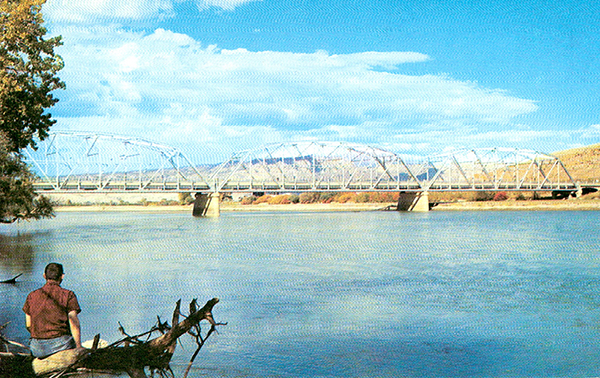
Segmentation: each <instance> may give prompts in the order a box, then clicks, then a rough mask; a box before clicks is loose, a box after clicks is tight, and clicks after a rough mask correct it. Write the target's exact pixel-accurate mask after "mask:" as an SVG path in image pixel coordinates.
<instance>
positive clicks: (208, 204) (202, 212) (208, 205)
mask: <svg viewBox="0 0 600 378" xmlns="http://www.w3.org/2000/svg"><path fill="white" fill-rule="evenodd" d="M220 214H221V207H220V194H219V193H196V199H195V200H194V209H193V210H192V215H193V216H195V217H218V216H219V215H220Z"/></svg>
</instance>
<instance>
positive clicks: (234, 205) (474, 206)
mask: <svg viewBox="0 0 600 378" xmlns="http://www.w3.org/2000/svg"><path fill="white" fill-rule="evenodd" d="M395 205H396V204H394V203H311V204H286V205H271V204H267V203H261V204H258V205H242V204H240V203H239V202H223V203H221V211H222V212H268V211H290V212H318V211H380V210H388V209H390V208H392V209H393V208H394V207H395ZM192 208H193V205H185V206H184V205H152V204H150V205H145V206H144V205H90V206H57V207H56V212H73V211H90V212H95V211H124V212H134V211H142V212H190V213H191V211H192ZM485 210H491V211H494V210H562V211H564V210H578V211H585V210H587V211H590V210H600V199H568V200H536V201H515V200H508V201H463V202H448V203H440V204H438V205H437V206H435V207H434V208H433V211H485Z"/></svg>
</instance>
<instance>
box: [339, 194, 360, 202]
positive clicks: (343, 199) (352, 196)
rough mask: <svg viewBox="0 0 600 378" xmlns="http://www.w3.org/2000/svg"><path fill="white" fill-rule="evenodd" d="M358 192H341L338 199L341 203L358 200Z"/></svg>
mask: <svg viewBox="0 0 600 378" xmlns="http://www.w3.org/2000/svg"><path fill="white" fill-rule="evenodd" d="M355 199H356V193H341V194H339V195H338V196H337V198H336V201H337V202H339V203H346V202H356V201H355Z"/></svg>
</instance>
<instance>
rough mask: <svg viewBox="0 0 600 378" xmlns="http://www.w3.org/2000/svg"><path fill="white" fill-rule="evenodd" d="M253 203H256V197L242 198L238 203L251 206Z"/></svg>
mask: <svg viewBox="0 0 600 378" xmlns="http://www.w3.org/2000/svg"><path fill="white" fill-rule="evenodd" d="M254 201H256V197H255V196H246V197H243V198H242V200H241V201H240V203H241V204H242V205H252V204H253V203H254Z"/></svg>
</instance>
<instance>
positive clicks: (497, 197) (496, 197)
mask: <svg viewBox="0 0 600 378" xmlns="http://www.w3.org/2000/svg"><path fill="white" fill-rule="evenodd" d="M507 199H508V194H506V192H498V193H496V194H495V195H494V201H506V200H507Z"/></svg>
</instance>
